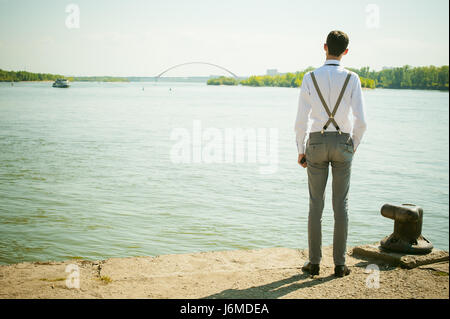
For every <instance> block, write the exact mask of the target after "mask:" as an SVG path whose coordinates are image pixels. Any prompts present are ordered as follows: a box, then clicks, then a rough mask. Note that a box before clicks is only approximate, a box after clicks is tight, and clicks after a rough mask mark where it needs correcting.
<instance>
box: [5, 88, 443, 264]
mask: <svg viewBox="0 0 450 319" xmlns="http://www.w3.org/2000/svg"><path fill="white" fill-rule="evenodd" d="M298 95H299V90H298V89H291V88H251V87H242V86H237V87H212V86H206V85H205V84H203V83H182V82H179V83H170V82H160V83H136V82H135V83H83V82H74V83H72V86H71V87H70V88H69V89H55V88H52V87H51V83H46V82H40V83H25V82H22V83H15V85H14V86H11V85H10V84H9V83H0V263H1V264H9V263H17V262H22V261H36V260H64V259H68V258H80V257H83V258H88V259H102V258H108V257H126V256H148V255H150V256H154V255H160V254H172V253H185V252H196V251H209V250H228V249H251V248H264V247H291V248H307V216H308V189H307V177H306V171H305V170H304V169H303V168H301V167H299V166H298V164H297V163H296V161H297V150H296V146H295V134H294V131H293V123H294V120H295V115H296V112H297V100H298ZM364 95H365V100H366V113H367V120H368V130H367V133H366V135H365V136H364V139H363V142H362V144H361V146H360V148H359V149H358V151H357V153H356V155H355V158H354V162H353V168H352V183H351V189H350V199H349V207H350V210H349V236H348V244H349V246H350V245H357V244H364V243H372V242H376V241H378V240H380V239H381V238H383V237H384V236H387V235H389V234H390V233H391V232H392V230H393V221H392V220H389V219H386V218H384V217H382V216H381V215H380V208H381V206H382V205H383V204H384V203H393V204H402V203H413V204H417V205H419V206H421V207H422V208H423V209H424V224H423V235H424V236H425V237H426V238H428V239H429V240H431V242H432V243H433V244H434V245H435V247H438V248H441V249H446V250H448V231H449V224H448V221H449V215H448V213H449V164H448V159H449V158H448V150H449V106H448V105H449V95H448V93H447V92H431V91H419V90H417V91H416V90H383V89H376V90H368V91H364ZM239 129H242V130H246V132H250V133H249V134H250V135H249V136H251V134H252V132H253V133H254V134H255V136H256V141H257V143H256V144H257V145H256V144H255V143H253V144H252V143H248V144H245V145H244V151H248V154H250V153H251V150H254V149H253V148H252V145H254V146H255V145H256V146H255V147H256V149H257V150H258V152H257V153H255V154H254V155H255V156H254V157H252V156H250V155H248V154H247V157H246V158H244V160H237V159H236V158H237V154H238V151H235V153H231V154H230V149H227V148H226V145H227V140H226V138H227V134H228V133H229V132H231V131H234V132H236V131H237V130H239ZM199 134H200V135H199ZM198 136H200V139H199V138H198ZM208 136H209V137H208ZM202 138H204V139H205V140H203V139H202ZM208 138H209V140H210V141H211V139H212V140H214V143H215V144H214V143H212V142H211V143H209V144H208V141H207V140H208ZM249 140H251V138H249ZM199 141H200V145H199ZM261 141H262V142H261ZM260 142H261V143H260ZM208 145H209V146H208ZM264 145H265V146H266V147H265V148H264V147H263V146H264ZM212 146H214V147H212ZM208 147H209V151H211V148H213V152H212V153H211V152H210V153H208ZM231 150H233V149H231ZM261 150H263V151H264V150H266V152H262V151H261ZM260 151H261V152H260ZM202 152H206V155H202V154H205V153H202ZM177 154H184V155H183V156H181V157H180V156H177ZM208 154H215V155H214V156H216V157H213V159H212V160H211V157H208ZM251 154H253V153H251ZM202 156H204V157H202ZM221 156H222V157H221ZM227 156H229V157H228V160H225V159H224V160H223V161H220V158H226V157H227ZM233 156H235V157H233ZM208 158H209V160H208ZM252 158H253V160H252ZM214 159H215V160H214ZM329 182H331V180H329ZM329 186H331V185H330V183H329ZM332 230H333V213H332V208H331V189H330V187H328V189H327V203H326V206H325V211H324V216H323V245H324V246H326V245H331V244H332Z"/></svg>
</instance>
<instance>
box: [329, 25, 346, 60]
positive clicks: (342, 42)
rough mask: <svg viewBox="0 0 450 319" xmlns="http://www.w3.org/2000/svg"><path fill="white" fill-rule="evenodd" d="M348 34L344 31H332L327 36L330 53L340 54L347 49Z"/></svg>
mask: <svg viewBox="0 0 450 319" xmlns="http://www.w3.org/2000/svg"><path fill="white" fill-rule="evenodd" d="M348 42H349V40H348V35H347V34H346V33H345V32H342V31H331V32H330V33H328V36H327V46H328V54H330V55H334V56H340V55H341V54H342V52H344V51H345V50H346V49H347V46H348Z"/></svg>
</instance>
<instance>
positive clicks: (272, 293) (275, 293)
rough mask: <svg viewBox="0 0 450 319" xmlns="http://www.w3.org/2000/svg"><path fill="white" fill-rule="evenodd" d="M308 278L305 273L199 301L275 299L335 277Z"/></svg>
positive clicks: (222, 293)
mask: <svg viewBox="0 0 450 319" xmlns="http://www.w3.org/2000/svg"><path fill="white" fill-rule="evenodd" d="M308 278H311V277H310V276H309V274H307V273H304V274H298V275H294V276H292V277H290V278H286V279H282V280H279V281H274V282H271V283H269V284H266V285H261V286H256V287H250V288H247V289H227V290H224V291H221V292H219V293H217V294H213V295H210V296H207V297H203V298H201V299H250V298H251V299H277V298H280V297H282V296H285V295H287V294H289V293H291V292H293V291H296V290H299V289H303V288H308V287H313V286H316V285H320V284H323V283H325V282H328V281H330V280H333V279H335V278H336V277H334V275H330V276H328V277H322V278H320V277H315V278H311V279H310V280H308ZM299 281H302V282H299Z"/></svg>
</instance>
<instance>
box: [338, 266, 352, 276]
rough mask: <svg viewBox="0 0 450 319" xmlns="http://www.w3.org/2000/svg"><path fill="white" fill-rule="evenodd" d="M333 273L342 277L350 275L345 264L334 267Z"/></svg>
mask: <svg viewBox="0 0 450 319" xmlns="http://www.w3.org/2000/svg"><path fill="white" fill-rule="evenodd" d="M334 275H335V276H336V277H344V276H348V275H350V269H348V267H347V266H346V265H343V266H336V267H334Z"/></svg>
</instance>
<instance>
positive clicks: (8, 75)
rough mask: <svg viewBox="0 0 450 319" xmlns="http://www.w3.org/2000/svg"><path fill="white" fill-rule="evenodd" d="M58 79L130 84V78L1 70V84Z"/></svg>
mask: <svg viewBox="0 0 450 319" xmlns="http://www.w3.org/2000/svg"><path fill="white" fill-rule="evenodd" d="M56 79H67V80H69V81H91V82H128V78H124V77H112V76H75V77H70V76H69V77H68V76H63V75H59V74H49V73H32V72H26V71H17V72H15V71H5V70H2V69H0V82H19V81H55V80H56Z"/></svg>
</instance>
